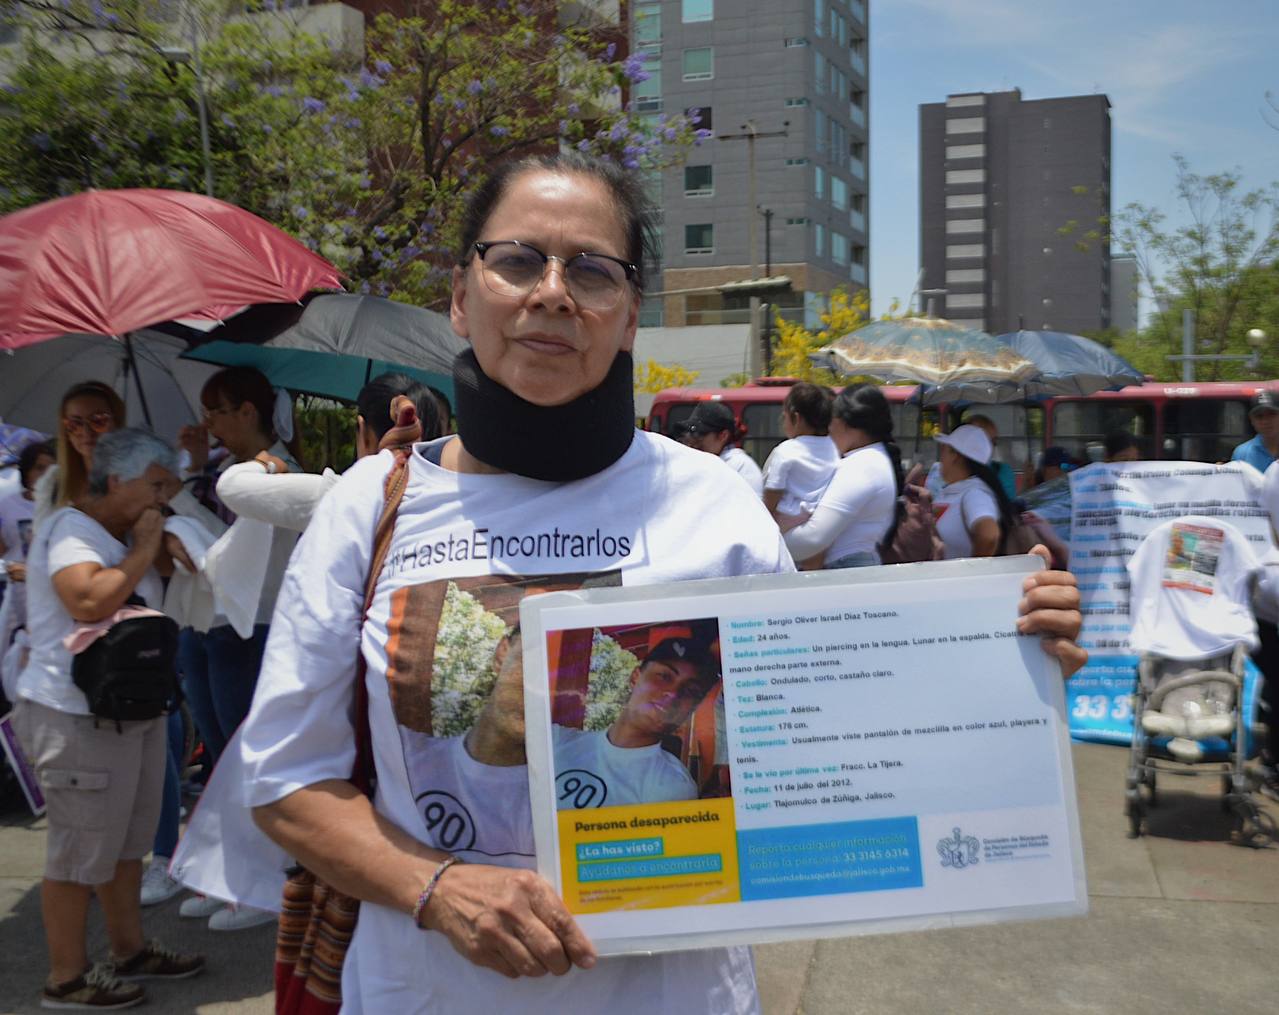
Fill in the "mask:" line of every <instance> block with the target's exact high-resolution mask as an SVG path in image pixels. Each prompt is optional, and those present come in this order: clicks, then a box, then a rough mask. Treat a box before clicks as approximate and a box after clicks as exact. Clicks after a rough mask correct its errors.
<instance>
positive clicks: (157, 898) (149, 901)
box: [142, 856, 182, 906]
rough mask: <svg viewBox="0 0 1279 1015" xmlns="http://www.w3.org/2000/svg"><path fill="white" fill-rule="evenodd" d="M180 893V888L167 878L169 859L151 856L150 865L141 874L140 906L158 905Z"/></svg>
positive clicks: (171, 879) (176, 883)
mask: <svg viewBox="0 0 1279 1015" xmlns="http://www.w3.org/2000/svg"><path fill="white" fill-rule="evenodd" d="M180 891H182V886H181V885H180V884H178V882H176V881H174V880H173V878H171V877H169V858H168V857H167V856H153V857H152V858H151V863H150V864H149V865H148V866H147V869H146V870H145V871H144V872H143V874H142V905H144V906H156V905H159V904H160V903H161V902H167V901H168V900H169V899H171V898H173V897H174V896H175V895H177V894H178V892H180Z"/></svg>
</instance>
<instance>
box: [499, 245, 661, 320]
mask: <svg viewBox="0 0 1279 1015" xmlns="http://www.w3.org/2000/svg"><path fill="white" fill-rule="evenodd" d="M475 251H476V253H478V254H479V255H480V274H481V275H482V276H483V277H484V284H485V285H486V286H488V288H489V290H490V291H491V292H494V293H496V294H497V295H498V296H527V295H528V294H529V293H531V292H532V291H533V290H534V289H535V288H536V287H537V285H538V284H539V283H540V282H541V281H542V279H543V277H545V275H546V266H547V264H548V263H550V262H551V261H559V262H560V264H561V265H563V268H564V285H565V287H566V288H567V289H568V293H569V295H570V296H571V297H573V302H574V303H576V304H577V305H578V306H580V307H586V308H588V309H590V310H609V309H611V308H613V307H615V306H617V303H618V300H620V299H621V297H622V293H623V292H624V291H625V290H626V288H627V283H628V282H632V281H634V279H635V276H636V274H637V272H638V269H637V268H636V267H635V265H633V264H631V263H630V262H629V261H623V260H622V259H621V258H618V257H613V256H612V255H610V254H591V253H582V254H574V255H573V256H572V257H570V258H567V259H566V258H563V257H556V256H555V255H554V254H544V253H542V252H541V251H540V250H538V249H537V247H533V246H530V245H529V244H527V243H521V242H520V241H519V240H499V241H496V242H493V243H482V242H481V243H476V244H475Z"/></svg>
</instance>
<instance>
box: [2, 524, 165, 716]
mask: <svg viewBox="0 0 1279 1015" xmlns="http://www.w3.org/2000/svg"><path fill="white" fill-rule="evenodd" d="M128 554H129V547H128V546H126V545H125V544H124V543H122V542H120V541H119V540H118V539H116V538H115V537H114V536H113V535H111V533H109V532H108V531H107V530H106V529H104V528H103V527H102V526H101V525H99V524H98V523H97V522H95V521H94V520H93V519H92V518H90V517H89V516H88V515H86V514H84V513H83V512H81V511H78V510H76V509H75V508H61V509H59V510H57V511H54V512H53V513H52V514H50V515H49V516H48V518H47V519H46V520H45V522H44V524H43V525H42V526H41V528H40V531H39V533H38V534H37V535H36V538H35V542H33V543H32V544H31V555H30V557H28V558H27V631H28V634H29V637H30V639H31V656H30V658H29V659H28V660H27V665H26V668H25V669H24V670H23V671H22V673H21V674H20V675H19V677H18V695H19V697H22V698H29V699H30V700H31V701H38V702H39V703H40V704H41V705H47V706H48V707H49V708H55V709H57V710H58V711H59V712H71V713H74V714H75V715H90V714H91V713H90V712H89V703H88V702H87V701H86V700H85V697H84V692H83V691H81V690H80V688H78V687H76V686H75V684H74V683H72V681H71V653H70V652H68V651H67V650H66V648H65V647H63V644H62V639H63V638H65V637H66V636H67V635H69V634H70V633H71V632H72V631H74V630H75V629H76V627H77V626H78V622H77V621H76V620H75V618H73V617H72V616H71V614H70V613H68V612H67V608H66V607H65V606H63V605H62V600H61V599H60V598H59V597H58V593H57V591H56V590H55V589H54V587H53V580H52V576H53V575H55V574H57V573H58V572H59V571H61V570H63V569H64V568H68V567H71V566H72V565H74V564H86V563H92V564H100V565H102V566H103V567H115V566H116V565H117V564H119V563H120V562H121V561H123V560H124V558H125V557H127V556H128ZM134 593H135V594H136V595H138V596H140V597H141V598H142V600H143V602H145V603H146V605H147V606H150V607H152V608H153V609H158V608H159V606H160V602H161V599H162V597H163V589H162V586H161V584H160V576H159V575H158V574H156V573H155V571H154V570H148V571H147V573H146V574H145V575H144V576H143V577H142V580H141V581H140V582H138V585H137V587H136V588H135V589H134Z"/></svg>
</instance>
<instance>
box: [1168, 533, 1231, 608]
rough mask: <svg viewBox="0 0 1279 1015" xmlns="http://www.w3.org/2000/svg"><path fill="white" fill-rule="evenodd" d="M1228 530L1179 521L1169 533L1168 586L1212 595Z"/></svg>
mask: <svg viewBox="0 0 1279 1015" xmlns="http://www.w3.org/2000/svg"><path fill="white" fill-rule="evenodd" d="M1224 539H1225V532H1223V531H1222V530H1221V529H1216V528H1210V527H1208V526H1205V525H1188V524H1186V523H1184V522H1176V523H1175V524H1174V525H1173V527H1172V531H1171V533H1169V536H1168V555H1167V557H1166V558H1165V560H1164V578H1163V585H1164V588H1170V589H1189V590H1191V591H1192V592H1204V593H1207V594H1209V595H1211V594H1212V591H1213V589H1214V588H1215V587H1216V580H1217V562H1218V560H1220V558H1221V544H1222V542H1223V541H1224Z"/></svg>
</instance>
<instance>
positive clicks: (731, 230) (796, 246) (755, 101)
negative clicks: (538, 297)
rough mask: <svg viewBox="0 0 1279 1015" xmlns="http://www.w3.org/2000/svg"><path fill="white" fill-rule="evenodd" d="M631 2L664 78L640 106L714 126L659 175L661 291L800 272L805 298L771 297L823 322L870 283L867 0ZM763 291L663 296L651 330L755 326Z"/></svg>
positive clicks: (636, 28)
mask: <svg viewBox="0 0 1279 1015" xmlns="http://www.w3.org/2000/svg"><path fill="white" fill-rule="evenodd" d="M630 9H631V19H632V45H633V47H634V49H635V51H636V52H641V53H643V54H645V56H646V58H647V62H646V69H647V70H648V71H649V73H650V74H651V75H652V76H651V77H650V78H649V79H648V80H647V81H645V82H642V83H641V84H639V85H638V86H637V87H635V88H634V89H633V91H632V99H633V101H634V102H635V103H636V105H637V108H638V109H639V110H641V111H643V112H650V113H654V114H656V113H659V112H670V111H680V110H687V109H697V110H700V115H701V118H702V120H701V123H700V124H699V126H701V127H703V128H707V129H709V130H711V131H712V132H713V134H714V137H713V138H711V139H708V140H706V141H704V142H703V143H702V144H701V145H700V146H698V147H696V148H694V149H693V150H692V151H691V152H690V153H689V156H688V159H687V162H686V164H685V165H682V166H677V167H674V168H671V169H668V170H666V171H664V172H663V173H661V174H660V179H656V180H654V183H653V196H654V199H655V201H656V202H657V205H658V208H659V209H660V222H659V226H660V234H661V250H660V255H659V256H660V269H661V271H660V274H658V273H654V276H653V277H655V278H660V279H661V280H662V289H663V290H667V291H669V290H683V289H696V288H705V287H712V286H718V285H721V284H724V283H729V282H737V281H742V280H745V279H749V278H751V277H753V276H762V275H764V274H766V273H770V274H772V275H774V276H777V275H786V276H789V278H790V279H791V291H789V292H785V293H778V294H774V295H772V296H770V297H768V299H769V300H770V301H771V302H772V303H773V304H774V305H776V306H779V307H789V308H790V309H789V311H788V312H789V313H792V314H794V315H801V314H803V313H804V309H803V308H807V310H808V316H809V318H810V320H811V319H812V318H813V317H814V316H815V314H816V312H817V311H818V310H819V309H820V306H821V301H822V299H823V297H824V296H825V294H826V293H828V292H829V291H830V290H831V289H833V288H835V287H836V286H839V285H846V286H851V287H852V288H855V289H856V288H863V287H865V286H866V284H867V280H868V278H869V268H870V260H869V237H870V232H869V229H870V224H869V209H868V199H867V194H868V188H869V172H868V165H869V162H868V156H867V150H866V149H867V138H868V136H869V122H870V121H869V112H868V110H869V101H868V94H867V89H868V87H869V86H868V81H869V77H868V72H869V66H868V61H869V55H868V52H867V42H866V40H867V37H868V34H869V32H868V27H869V26H868V20H867V19H868V17H869V15H868V12H867V0H651V2H643V0H641V2H636V3H633V4H632V5H631V8H630ZM783 132H784V133H783ZM751 135H756V138H755V140H749V138H750V137H751ZM752 149H753V152H754V158H753V160H752V158H751V154H752ZM752 161H753V163H754V171H753V174H754V186H753V188H752V181H751V176H752V170H751V163H752ZM752 189H753V191H754V198H755V199H754V204H755V207H754V208H752V207H751V204H752V202H751V193H752ZM752 217H753V218H754V222H755V229H754V230H753V231H752V229H751V220H752ZM752 232H753V234H754V240H755V242H754V248H753V249H752V244H751V238H752ZM748 298H749V295H748V294H746V293H740V294H734V293H732V292H731V291H730V292H728V293H719V292H706V293H694V294H688V295H679V296H670V297H667V298H665V299H664V300H662V301H657V300H650V301H648V302H647V304H646V307H645V314H644V317H645V323H653V324H656V323H662V319H663V318H664V323H665V324H667V325H681V324H719V323H731V322H735V321H743V322H744V321H745V320H746V305H747V301H748Z"/></svg>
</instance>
